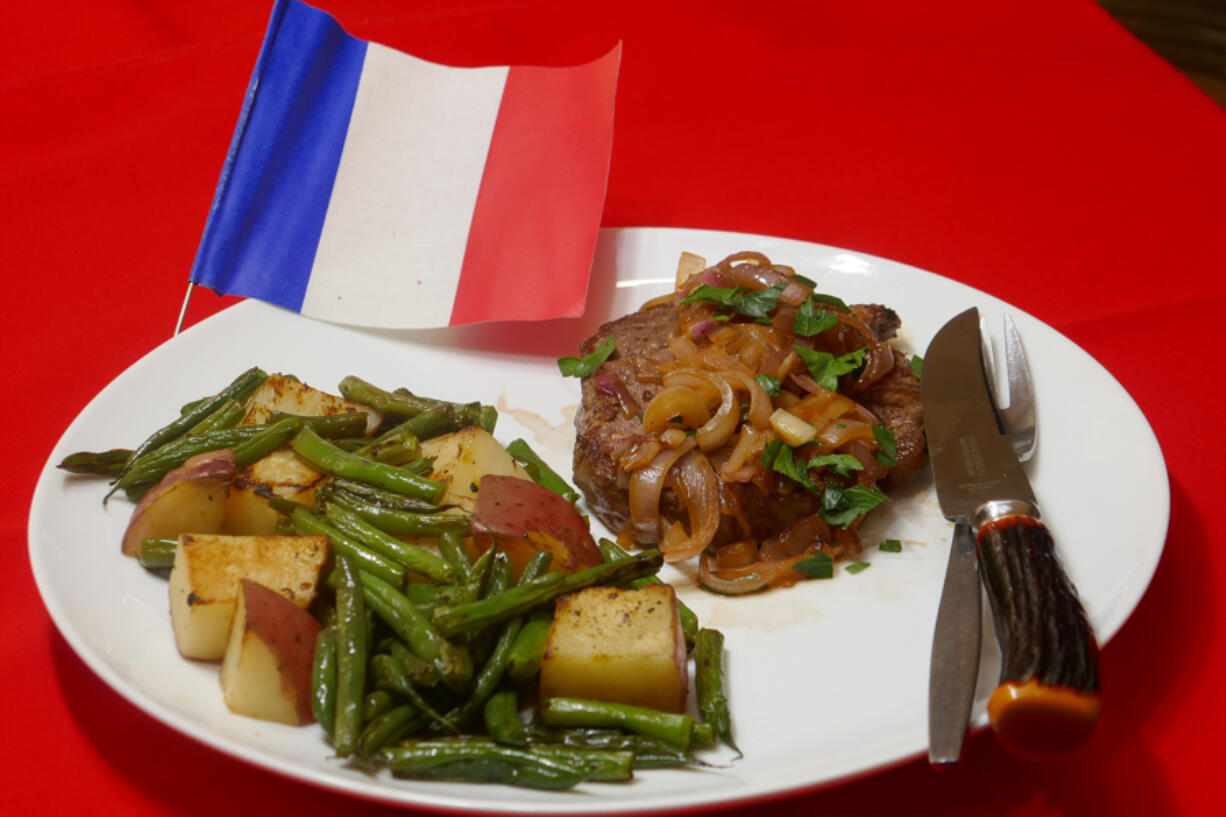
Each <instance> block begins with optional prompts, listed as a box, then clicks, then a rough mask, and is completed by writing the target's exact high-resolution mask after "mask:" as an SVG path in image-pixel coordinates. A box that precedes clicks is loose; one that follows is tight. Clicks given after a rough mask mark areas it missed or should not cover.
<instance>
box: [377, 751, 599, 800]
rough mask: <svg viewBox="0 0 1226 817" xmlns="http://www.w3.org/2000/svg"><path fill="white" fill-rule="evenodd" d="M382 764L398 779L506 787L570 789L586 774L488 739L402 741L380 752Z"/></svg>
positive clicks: (545, 757) (569, 766) (587, 772)
mask: <svg viewBox="0 0 1226 817" xmlns="http://www.w3.org/2000/svg"><path fill="white" fill-rule="evenodd" d="M383 760H384V763H385V764H386V765H387V767H388V768H389V769H390V770H391V772H392V774H394V775H396V776H397V777H414V778H421V779H431V780H461V781H471V782H483V783H506V784H509V785H512V786H527V787H532V788H539V789H550V790H561V789H569V788H572V787H574V786H576V785H578V784H579V783H582V782H583V781H584V780H586V779H588V777H589V776H590V774H591V773H590V772H589V771H587V770H586V769H583V768H581V767H580V766H579V765H578V764H574V763H569V762H565V761H562V760H559V759H557V758H556V757H550V756H545V755H541V754H536V753H534V752H533V751H532V750H531V749H521V748H518V747H513V746H500V745H498V744H496V743H493V742H492V741H471V740H465V739H460V740H455V741H447V742H444V741H428V742H423V743H420V744H418V743H417V742H415V741H405V742H403V743H401V744H400V745H399V746H394V747H390V748H387V749H384V750H383Z"/></svg>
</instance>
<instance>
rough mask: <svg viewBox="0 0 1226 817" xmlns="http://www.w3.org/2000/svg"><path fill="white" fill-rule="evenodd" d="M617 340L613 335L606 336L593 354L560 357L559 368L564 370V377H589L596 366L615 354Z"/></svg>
mask: <svg viewBox="0 0 1226 817" xmlns="http://www.w3.org/2000/svg"><path fill="white" fill-rule="evenodd" d="M616 345H617V342H616V341H615V340H614V339H613V336H612V335H610V336H609V337H607V338H605V340H604V342H603V343H601V344H600V345H599V346H597V347H596V348H595V349H593V350H592V352H591V354H587V355H584V356H583V357H560V358H558V369H559V370H560V371H561V372H562V376H563V377H587V376H588V375H590V374H591V373H592V372H594V371H596V367H597V366H599V365H600V364H601V363H604V362H605V361H606V360H608V359H609V355H611V354H613V349H614V348H615V346H616Z"/></svg>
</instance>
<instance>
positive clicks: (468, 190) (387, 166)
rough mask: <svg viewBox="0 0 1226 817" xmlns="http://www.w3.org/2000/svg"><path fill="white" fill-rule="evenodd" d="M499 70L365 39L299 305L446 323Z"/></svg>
mask: <svg viewBox="0 0 1226 817" xmlns="http://www.w3.org/2000/svg"><path fill="white" fill-rule="evenodd" d="M506 77H507V69H506V67H492V68H467V69H456V68H448V67H444V66H441V65H435V64H433V63H429V62H426V61H424V60H420V59H418V58H416V57H413V56H411V55H409V54H405V53H403V52H400V51H395V50H393V49H390V48H387V47H385V46H381V45H378V44H377V43H371V44H370V46H369V48H368V49H367V52H366V59H365V62H364V64H363V66H362V76H361V79H360V80H359V83H358V90H357V97H356V99H355V100H354V105H353V115H352V118H351V120H350V123H349V130H348V133H347V134H346V137H345V146H344V148H343V149H342V152H341V158H340V164H339V166H338V168H337V174H336V183H335V185H334V187H333V190H332V197H331V200H330V202H329V204H328V211H327V215H326V216H325V218H324V224H323V231H322V233H321V235H320V239H319V249H318V251H317V253H316V256H315V264H314V267H313V268H312V270H311V280H310V283H309V284H308V285H307V289H306V295H305V298H304V299H303V303H302V313H303V314H305V315H311V316H313V317H317V318H322V319H325V320H330V321H336V322H338V323H358V324H363V325H366V326H380V325H382V326H389V325H391V326H402V327H409V326H439V325H443V324H445V323H446V318H447V316H446V315H440V314H439V309H440V307H439V305H440V304H451V303H452V301H453V300H454V298H455V292H456V285H457V282H458V280H459V276H460V269H461V267H462V266H463V261H464V250H465V246H466V243H467V239H468V231H469V226H470V224H471V221H472V215H473V208H474V207H475V205H476V200H477V192H478V190H479V189H480V186H481V177H482V172H483V170H484V167H485V160H486V156H487V154H488V152H489V146H490V138H491V135H492V133H493V130H494V122H495V120H496V119H497V117H498V108H499V104H500V103H501V100H502V92H503V88H504V86H505V84H506ZM457 102H459V103H460V104H456V103H457ZM389 148H391V149H390V150H389Z"/></svg>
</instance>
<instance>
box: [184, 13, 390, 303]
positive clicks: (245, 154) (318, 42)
mask: <svg viewBox="0 0 1226 817" xmlns="http://www.w3.org/2000/svg"><path fill="white" fill-rule="evenodd" d="M366 45H367V43H366V42H365V41H364V40H359V39H356V38H354V37H351V36H349V35H348V34H346V33H345V31H344V30H343V29H342V28H341V27H340V24H338V23H337V22H336V20H334V19H333V18H332V17H331V16H329V15H328V14H325V13H324V12H322V11H319V10H318V9H314V8H311V7H310V6H307V5H305V4H303V3H300V2H298V0H277V2H276V5H275V6H274V7H273V11H272V17H271V19H270V20H269V24H268V32H267V33H266V34H265V37H264V45H263V46H262V47H261V51H260V55H259V57H258V59H257V60H256V65H255V70H254V71H253V72H252V75H251V82H250V83H249V84H248V87H247V97H246V99H245V100H244V103H243V110H242V111H241V113H240V115H239V120H238V125H237V127H236V128H235V131H234V138H233V140H232V142H231V144H230V151H229V153H228V155H227V156H226V162H225V166H224V167H223V168H222V172H221V179H220V180H219V181H218V184H217V192H216V193H215V195H214V197H213V206H212V209H211V210H210V212H209V217H208V220H207V221H206V223H205V226H204V236H203V237H202V238H201V240H200V248H199V250H198V251H197V253H196V260H195V263H194V264H193V266H192V274H191V280H192V281H194V282H196V283H198V284H202V285H204V286H207V287H210V288H211V289H214V290H217V291H218V292H226V293H231V294H235V295H246V296H249V297H255V298H260V299H261V300H265V301H271V302H272V303H276V304H280V305H281V306H284V307H288V308H290V309H293V310H296V311H297V310H300V309H301V307H302V299H303V296H304V294H305V292H306V286H307V281H308V280H309V279H310V275H311V266H312V265H313V264H314V261H315V253H316V249H317V248H318V246H319V235H320V231H321V230H322V228H323V223H324V215H325V214H326V213H327V209H328V200H329V198H330V196H331V195H332V186H333V183H334V182H335V179H336V168H337V165H338V164H339V163H340V157H341V149H342V147H343V146H344V144H345V134H346V132H347V131H348V129H349V118H350V115H351V114H352V112H353V100H354V97H355V96H356V94H357V89H358V79H359V77H360V76H361V74H362V63H363V61H364V59H365V56H366Z"/></svg>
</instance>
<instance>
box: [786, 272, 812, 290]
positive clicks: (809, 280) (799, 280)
mask: <svg viewBox="0 0 1226 817" xmlns="http://www.w3.org/2000/svg"><path fill="white" fill-rule="evenodd" d="M792 280H793V281H795V282H796V283H798V284H804V285H805V286H807V287H808V288H809V289H817V281H814V280H813V279H812V278H806V277H805V276H803V275H801V274H800V273H799V272H793V273H792Z"/></svg>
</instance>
